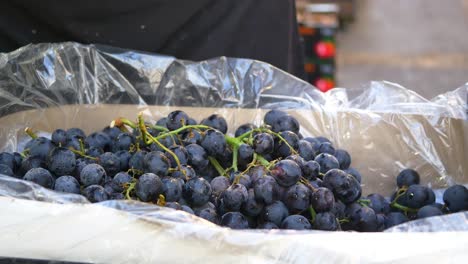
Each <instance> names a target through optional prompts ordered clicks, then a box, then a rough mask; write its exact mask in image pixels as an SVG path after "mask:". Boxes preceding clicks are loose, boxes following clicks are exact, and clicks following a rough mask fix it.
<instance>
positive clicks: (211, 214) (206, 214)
mask: <svg viewBox="0 0 468 264" xmlns="http://www.w3.org/2000/svg"><path fill="white" fill-rule="evenodd" d="M196 215H197V216H198V217H201V218H203V219H205V220H208V221H210V222H212V223H214V224H219V220H218V214H217V213H216V209H214V208H211V207H207V208H203V209H201V210H199V211H198V212H197V214H196Z"/></svg>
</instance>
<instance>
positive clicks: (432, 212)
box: [418, 205, 444, 219]
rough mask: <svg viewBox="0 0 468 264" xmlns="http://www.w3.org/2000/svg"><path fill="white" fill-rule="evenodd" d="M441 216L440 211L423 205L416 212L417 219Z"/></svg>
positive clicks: (431, 206)
mask: <svg viewBox="0 0 468 264" xmlns="http://www.w3.org/2000/svg"><path fill="white" fill-rule="evenodd" d="M443 214H444V213H443V212H442V210H440V209H439V208H437V207H435V206H433V205H425V206H423V207H421V208H420V209H419V210H418V218H419V219H421V218H426V217H431V216H437V215H443Z"/></svg>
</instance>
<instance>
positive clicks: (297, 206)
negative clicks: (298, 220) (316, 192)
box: [283, 184, 310, 214]
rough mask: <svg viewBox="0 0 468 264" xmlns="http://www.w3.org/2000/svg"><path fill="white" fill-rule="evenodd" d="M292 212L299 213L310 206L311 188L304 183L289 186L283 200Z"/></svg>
mask: <svg viewBox="0 0 468 264" xmlns="http://www.w3.org/2000/svg"><path fill="white" fill-rule="evenodd" d="M283 202H284V204H285V205H286V206H287V207H288V209H289V212H290V213H291V214H298V213H300V212H302V211H304V210H306V209H307V208H309V206H310V190H309V188H307V187H306V186H305V185H304V184H295V185H293V186H291V187H289V188H288V190H287V191H286V195H285V197H284V200H283Z"/></svg>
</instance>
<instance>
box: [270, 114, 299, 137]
mask: <svg viewBox="0 0 468 264" xmlns="http://www.w3.org/2000/svg"><path fill="white" fill-rule="evenodd" d="M269 125H271V130H273V131H274V132H283V131H292V132H294V133H296V134H297V133H299V128H300V126H299V122H298V121H297V119H296V118H294V117H293V116H290V115H285V116H282V117H281V118H278V119H276V120H275V122H273V124H269Z"/></svg>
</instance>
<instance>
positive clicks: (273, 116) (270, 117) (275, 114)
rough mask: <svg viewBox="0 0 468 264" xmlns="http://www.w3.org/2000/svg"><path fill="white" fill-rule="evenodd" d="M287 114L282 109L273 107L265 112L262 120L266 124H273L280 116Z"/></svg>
mask: <svg viewBox="0 0 468 264" xmlns="http://www.w3.org/2000/svg"><path fill="white" fill-rule="evenodd" d="M287 115H288V114H287V113H286V112H284V111H281V110H276V109H273V110H270V111H268V112H267V113H266V114H265V116H264V118H263V122H264V123H265V124H267V125H270V126H273V125H274V124H275V123H277V122H279V120H280V119H281V118H283V117H285V116H287Z"/></svg>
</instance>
